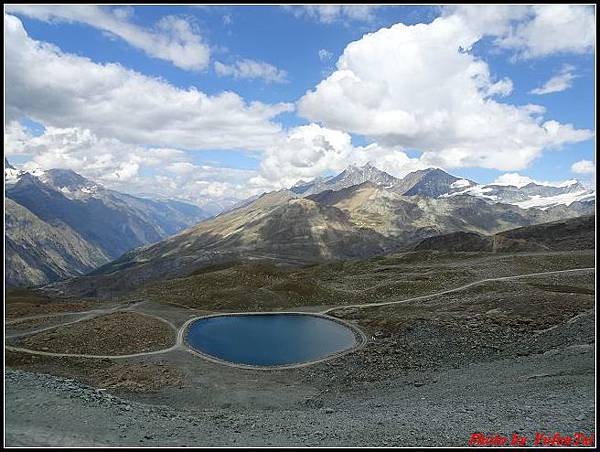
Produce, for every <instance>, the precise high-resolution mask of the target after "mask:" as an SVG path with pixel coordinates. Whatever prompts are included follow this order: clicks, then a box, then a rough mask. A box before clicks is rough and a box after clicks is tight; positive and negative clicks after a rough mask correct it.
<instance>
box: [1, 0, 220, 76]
mask: <svg viewBox="0 0 600 452" xmlns="http://www.w3.org/2000/svg"><path fill="white" fill-rule="evenodd" d="M5 9H6V11H7V12H13V13H18V14H23V15H26V16H28V17H33V18H36V19H39V20H44V21H64V22H80V23H84V24H87V25H89V26H92V27H94V28H98V29H99V30H102V31H104V32H108V33H110V34H112V35H115V36H118V37H119V38H121V39H123V40H124V41H126V42H127V43H128V44H130V45H132V46H134V47H137V48H139V49H141V50H143V51H144V52H145V53H146V54H147V55H149V56H151V57H155V58H160V59H162V60H166V61H170V62H171V63H173V64H174V65H175V66H177V67H179V68H181V69H186V70H203V69H206V68H207V67H208V64H209V60H210V49H209V47H208V46H207V45H206V44H205V43H203V42H202V38H201V36H200V35H198V34H197V33H196V32H195V31H194V29H193V27H192V25H191V24H190V23H189V22H188V21H187V20H186V19H184V18H181V17H176V16H166V17H163V18H162V19H161V20H160V21H159V22H158V23H157V24H156V27H155V30H146V29H143V28H141V27H139V26H137V25H135V24H133V23H131V22H130V21H129V19H130V18H131V17H132V15H133V10H132V9H131V8H114V9H110V8H108V7H101V6H93V5H51V6H49V5H7V7H6V8H5Z"/></svg>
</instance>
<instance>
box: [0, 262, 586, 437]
mask: <svg viewBox="0 0 600 452" xmlns="http://www.w3.org/2000/svg"><path fill="white" fill-rule="evenodd" d="M573 269H580V270H574V271H573ZM527 275H532V276H527ZM192 278H199V279H198V280H197V281H196V280H194V279H192V281H193V283H195V284H197V286H198V287H202V285H201V284H204V285H205V286H204V287H206V288H208V287H211V286H215V285H217V283H218V281H221V282H222V283H221V287H214V288H213V290H214V292H212V293H209V295H208V296H207V297H206V298H203V297H201V296H193V295H192V296H191V297H190V298H189V300H188V301H187V302H186V300H185V297H184V296H183V293H186V292H187V293H188V294H193V293H194V292H193V291H192V290H190V289H189V288H188V287H187V286H186V284H190V282H189V281H186V280H185V279H184V280H173V281H171V282H170V286H167V287H165V289H163V290H164V291H163V292H162V296H156V295H154V296H151V294H153V293H156V292H153V291H156V290H157V288H156V287H153V288H149V289H148V292H134V293H135V295H134V293H132V294H131V295H128V296H125V297H123V298H122V299H120V300H114V301H113V302H111V303H113V304H111V305H105V307H103V308H101V310H100V311H98V312H96V314H95V317H93V319H95V320H93V321H92V320H83V321H81V322H77V323H75V324H73V325H72V326H71V327H65V328H64V329H54V330H53V329H50V330H46V331H43V332H41V333H33V334H26V335H25V336H14V338H12V339H9V342H8V344H7V345H9V347H8V348H7V350H6V353H7V365H8V366H9V368H10V369H14V370H11V371H9V374H7V378H9V381H10V382H11V383H10V385H9V389H8V393H7V395H8V397H9V400H16V399H15V398H17V399H19V400H24V399H23V392H22V391H28V392H31V393H33V396H32V397H31V398H28V399H27V400H28V401H27V402H26V403H24V404H22V403H20V404H19V405H15V404H11V406H12V407H13V408H11V410H12V411H11V412H10V416H11V419H13V421H11V422H14V423H15V424H14V428H13V432H17V431H18V432H22V429H19V428H17V427H18V425H19V422H20V420H21V419H23V418H22V416H24V415H25V413H27V412H29V410H31V409H33V407H34V406H35V404H44V406H48V405H47V404H48V403H52V402H50V400H52V398H53V397H59V398H61V400H62V399H63V397H64V395H62V394H66V393H65V391H67V393H68V394H69V397H68V399H66V400H68V406H69V407H70V408H69V409H68V412H64V411H63V412H61V414H60V417H61V418H64V422H65V424H64V426H62V427H58V428H56V427H54V428H53V429H52V430H48V429H47V428H46V427H45V426H44V423H43V421H42V420H41V419H37V418H36V417H35V416H34V417H33V418H32V417H31V416H30V417H28V419H29V420H28V422H31V423H32V424H31V425H33V426H35V427H34V428H33V429H31V430H30V433H29V435H32V436H31V437H28V436H25V437H24V436H19V438H20V439H17V438H16V437H13V440H14V441H15V444H18V443H19V441H25V442H28V443H31V442H34V443H35V441H42V442H43V443H44V444H48V443H50V444H52V443H53V442H60V443H62V444H64V443H65V441H67V442H66V443H67V444H68V443H69V441H72V442H78V443H79V444H88V445H93V444H95V445H101V444H104V445H110V444H131V445H140V444H142V445H158V444H160V445H187V446H193V445H235V444H244V445H283V446H294V445H311V444H329V445H345V444H346V445H350V444H359V445H374V444H388V445H401V444H403V445H426V444H440V443H441V444H464V442H465V441H466V440H467V439H466V438H468V436H469V435H470V433H471V431H470V430H472V429H475V428H477V426H481V425H482V422H483V424H484V425H489V428H491V426H494V428H495V429H503V430H501V431H504V430H506V431H507V432H509V431H513V430H514V431H522V432H523V433H524V434H526V433H528V432H533V431H535V430H540V429H542V428H562V429H563V430H565V431H570V430H573V429H574V430H577V431H580V430H584V431H590V429H591V428H592V425H593V405H586V403H585V400H589V399H588V398H590V397H592V399H593V392H592V393H590V391H593V389H592V388H593V378H594V374H593V372H594V371H593V369H594V368H593V365H594V364H593V356H594V327H593V324H594V293H595V292H594V285H595V284H594V281H595V272H594V251H593V250H581V251H555V252H549V251H544V252H522V253H512V254H511V253H489V252H456V253H448V252H438V251H419V252H409V253H403V254H397V255H391V256H386V257H378V258H373V259H369V260H366V261H355V262H339V263H331V264H321V265H319V266H310V267H304V268H286V267H282V268H278V267H275V266H273V265H267V264H266V263H256V264H248V263H241V264H238V265H233V266H229V267H227V268H214V269H203V270H202V271H201V272H200V273H199V274H198V275H194V276H193V277H192ZM198 281H202V282H201V283H199V282H198ZM292 282H295V283H296V286H295V287H294V285H293V284H292ZM309 282H310V283H312V284H309ZM471 283H474V284H472V285H469V284H471ZM179 286H181V289H180V290H181V293H182V295H181V296H177V295H176V294H177V293H178V291H177V288H178V287H179ZM278 287H285V288H286V289H287V290H288V291H289V292H288V293H287V296H288V297H289V298H288V299H289V300H290V301H289V302H286V298H285V296H278V297H275V295H273V294H271V293H269V292H273V289H275V288H278ZM301 288H305V289H307V293H304V294H303V295H304V297H302V292H301V290H300V289H301ZM315 288H316V289H315ZM236 289H237V291H239V293H240V294H242V293H247V294H248V297H247V301H248V303H247V304H246V305H244V304H243V303H242V296H241V295H240V296H239V298H236V297H235V296H233V297H227V300H228V301H229V300H236V299H238V300H239V301H238V302H235V301H233V302H225V295H222V296H219V295H218V294H219V291H222V293H223V294H226V293H228V294H234V293H235V292H234V290H236ZM452 289H456V290H455V291H452ZM199 291H200V290H199ZM327 291H330V292H329V294H332V293H333V294H335V297H327V294H328V292H327ZM167 293H170V294H174V295H175V296H173V297H167V296H166V294H167ZM32 296H33V295H32ZM219 300H223V301H220V302H219ZM324 300H327V303H324ZM27 301H28V299H27V297H26V296H24V294H23V293H20V297H19V298H14V299H13V301H11V296H10V292H9V293H8V297H7V302H8V304H7V306H12V308H11V311H12V312H19V313H21V314H20V315H19V317H26V316H23V315H22V314H24V313H25V312H26V311H27V308H26V306H27V304H28V303H27ZM36 301H38V302H39V301H40V300H39V299H38V300H36ZM71 301H73V300H71ZM375 302H379V303H386V304H384V305H381V306H369V304H370V303H375ZM334 304H335V305H337V306H333V305H334ZM348 304H354V305H357V304H365V305H363V306H352V307H345V305H348ZM19 306H21V307H22V309H19V308H18V307H19ZM53 306H57V307H59V308H57V309H54V308H52V307H53ZM63 306H64V307H65V308H66V305H65V301H64V300H63V299H61V298H47V299H44V300H43V301H42V302H41V303H38V306H36V309H37V310H41V311H45V312H48V313H51V312H63V313H64V312H65V311H62V307H63ZM90 307H91V306H90ZM30 309H31V308H30ZM113 309H116V310H115V311H113ZM289 309H292V310H294V311H305V312H328V314H329V315H332V316H335V317H339V318H341V319H344V320H346V321H349V322H352V323H353V324H355V325H356V326H357V327H359V328H360V329H361V330H362V331H364V332H365V334H366V335H367V337H368V341H367V343H366V345H365V346H364V347H362V348H361V349H359V350H356V351H353V352H351V353H348V354H345V355H343V356H341V357H338V358H335V359H333V360H329V361H325V362H323V363H319V364H314V365H311V366H307V367H299V368H295V369H287V370H273V371H264V370H248V369H235V368H232V367H230V366H223V365H220V364H216V363H213V362H210V361H206V360H204V359H202V358H199V357H197V356H194V355H191V354H190V353H189V352H188V351H187V350H186V349H185V347H183V346H181V345H180V346H175V347H173V344H176V340H175V338H176V336H177V335H176V334H175V331H176V330H170V331H171V333H167V331H168V330H169V328H168V327H167V329H166V330H165V333H167V335H166V336H165V337H164V338H165V339H164V340H165V342H162V345H160V346H159V350H158V353H157V352H153V351H149V350H148V349H146V348H142V347H141V346H138V347H137V348H136V346H135V345H134V342H132V341H131V340H128V339H126V336H124V337H123V339H120V336H122V335H123V334H126V335H131V338H134V337H138V335H139V334H142V332H143V331H145V332H147V331H156V335H154V337H155V339H156V340H158V338H159V337H160V334H159V331H162V327H161V328H159V329H156V327H152V328H150V329H148V328H149V327H150V325H151V323H148V322H155V321H156V320H158V319H162V320H163V321H166V322H168V324H171V325H173V326H174V328H175V329H177V328H180V327H181V326H182V325H183V324H185V322H186V321H187V320H188V319H190V318H194V317H197V316H202V315H206V314H211V313H220V312H236V311H250V310H258V311H260V310H265V311H272V310H278V311H285V310H289ZM32 311H33V309H32ZM88 311H89V309H87V310H86V313H82V314H80V315H77V314H73V316H74V317H75V320H76V319H77V318H79V319H81V318H87V317H88V316H89V314H88V313H87V312H88ZM105 311H110V312H115V313H117V312H122V313H127V312H129V313H130V316H133V315H135V316H137V317H130V318H126V317H123V315H122V314H121V315H120V316H116V317H115V314H111V313H109V312H106V313H105ZM69 312H70V311H69ZM140 314H143V315H140ZM50 315H51V314H50ZM153 316H156V320H152V319H153V318H154V317H153ZM51 318H52V317H50V318H48V319H46V321H50V319H51ZM125 319H127V320H126V321H127V322H129V323H125ZM73 320H74V318H73V317H71V314H69V321H73ZM94 322H95V323H94ZM98 322H103V323H105V324H106V327H103V328H109V329H105V330H98V329H97V328H98V327H99V326H98V325H100V324H99V323H98ZM131 322H133V323H131ZM160 323H161V322H160V321H159V324H160ZM48 325H52V323H49V324H48ZM164 325H165V326H166V325H167V323H165V324H164ZM157 326H158V325H157ZM43 327H44V322H42V323H41V324H36V325H34V326H31V325H27V324H26V325H24V326H21V325H19V324H18V323H17V324H14V325H11V324H9V325H7V334H8V337H10V336H11V335H14V334H23V333H27V332H28V331H37V330H39V329H41V328H43ZM73 327H76V328H75V329H73ZM120 327H123V328H120ZM111 328H112V331H114V332H113V333H110V334H107V335H106V336H103V337H105V338H112V339H110V340H108V342H106V343H105V345H103V348H102V349H97V348H96V349H92V350H90V349H89V347H90V346H91V343H90V341H89V340H86V337H89V335H90V333H91V332H92V331H94V330H96V331H103V332H105V333H109V331H111ZM53 331H55V333H54V334H52V335H51V336H48V334H50V333H52V332H53ZM118 331H121V333H118V334H116V333H117V332H118ZM56 333H59V334H58V335H56ZM64 335H66V336H64ZM61 336H64V337H70V339H69V340H68V342H67V343H65V344H68V347H70V348H64V347H65V345H63V346H59V344H60V340H61V339H60V338H61ZM169 336H171V338H173V339H168V337H169ZM44 344H45V345H44ZM77 344H82V345H81V346H78V345H77ZM86 344H89V345H86ZM144 344H147V341H146V342H144ZM48 346H52V347H53V348H51V349H49V350H43V349H42V348H40V347H46V348H48ZM132 346H133V348H131V347H132ZM146 346H147V345H144V347H146ZM12 347H15V348H12ZM20 347H26V348H27V349H28V350H30V351H29V352H26V351H20V349H19V348H20ZM61 347H63V348H61ZM106 347H108V348H106ZM161 349H162V350H164V352H161V351H160V350H161ZM35 350H39V352H36V351H35ZM90 351H91V352H92V354H97V355H99V356H104V357H100V358H96V359H94V358H93V357H91V356H88V357H83V356H78V354H82V355H83V354H86V353H89V352H90ZM46 353H47V354H46ZM132 353H133V354H137V355H135V356H131V357H127V356H128V355H131V354H132ZM73 354H74V355H73ZM70 355H72V356H70ZM119 355H124V356H123V357H119ZM32 371H34V372H36V373H35V374H31V373H28V372H32ZM42 374H44V375H42ZM46 374H47V375H55V376H56V377H51V376H46ZM64 378H67V380H64ZM34 381H35V383H33V382H34ZM31 384H35V385H36V386H37V385H43V386H42V387H43V388H44V389H43V391H41V390H40V391H36V390H33V388H32V387H31ZM86 385H89V386H86ZM559 387H560V390H558V389H556V390H555V389H553V388H559ZM93 388H101V389H102V391H100V392H99V391H98V390H95V389H93ZM503 391H509V392H508V393H505V392H503ZM508 394H510V396H509V395H508ZM60 406H61V407H63V408H59V407H57V409H64V404H61V405H60ZM47 409H49V408H47ZM50 410H51V411H52V410H53V409H51V408H50ZM141 413H143V418H144V420H145V422H144V424H141V423H140V422H139V421H138V420H137V418H138V417H139V416H140V414H141ZM352 413H360V420H359V419H357V418H356V417H355V415H354V414H352ZM52 416H53V417H54V416H59V413H58V412H56V413H54V414H53V415H52ZM424 416H427V417H428V418H429V417H431V416H436V417H439V419H440V420H439V421H438V422H436V423H431V422H426V421H425V418H424ZM92 417H93V418H94V419H96V421H95V422H94V423H88V424H86V423H85V422H84V420H85V419H91V418H92ZM527 419H530V420H527ZM543 419H547V420H546V421H544V420H543ZM550 419H551V420H552V421H551V422H550ZM540 420H541V421H540ZM61 422H63V421H61ZM67 425H76V426H77V428H75V429H73V428H72V427H67ZM158 425H161V426H163V427H161V428H164V429H165V430H164V431H165V432H169V433H168V434H166V435H164V434H160V435H157V433H156V428H158V427H157V426H158ZM324 425H327V426H328V428H327V429H324V428H323V426H324ZM367 425H368V426H369V427H368V428H366V426H367ZM165 426H166V427H165ZM479 428H480V427H479ZM198 431H201V432H203V434H202V435H201V436H198V434H197V432H198ZM32 432H33V433H32ZM257 432H261V433H260V434H258V433H257ZM81 435H85V439H84V437H83V436H81Z"/></svg>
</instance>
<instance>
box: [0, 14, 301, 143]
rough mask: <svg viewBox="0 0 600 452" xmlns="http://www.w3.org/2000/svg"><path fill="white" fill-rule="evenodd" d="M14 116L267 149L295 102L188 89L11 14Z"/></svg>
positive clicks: (120, 133)
mask: <svg viewBox="0 0 600 452" xmlns="http://www.w3.org/2000/svg"><path fill="white" fill-rule="evenodd" d="M4 21H5V43H6V44H5V46H6V47H5V68H6V72H5V81H6V88H7V89H6V115H7V119H8V121H11V120H18V119H21V118H23V117H29V118H32V119H33V120H35V121H37V122H40V123H42V124H44V125H47V126H52V127H57V128H69V127H77V128H80V129H89V130H90V131H92V132H93V133H94V134H95V135H97V136H99V137H107V138H115V139H118V140H120V141H122V142H126V143H133V144H138V145H153V146H167V147H177V148H187V149H206V148H210V149H232V148H237V149H243V150H257V149H262V148H264V147H265V146H266V145H268V144H270V143H272V142H273V140H274V139H275V138H276V137H277V136H279V134H280V133H281V126H280V125H279V124H277V123H274V122H273V121H272V119H273V118H274V117H275V116H277V115H278V114H279V113H282V112H284V111H289V110H291V109H292V106H291V105H290V104H285V103H279V104H275V105H268V104H264V103H261V102H250V103H248V102H245V101H244V99H242V98H241V97H240V96H239V95H237V94H236V93H233V92H223V93H220V94H215V95H212V96H210V95H207V94H205V93H203V92H202V91H199V90H198V89H196V88H195V87H190V88H187V89H182V88H178V87H175V86H173V85H171V84H169V83H167V82H166V81H164V80H161V79H157V78H152V77H148V76H145V75H143V74H140V73H138V72H134V71H132V70H128V69H126V68H124V67H122V66H121V65H119V64H97V63H94V62H93V61H91V60H89V59H88V58H83V57H80V56H76V55H71V54H67V53H63V52H61V51H60V50H59V49H58V48H56V47H55V46H52V45H50V44H47V43H43V42H39V41H35V40H33V39H31V38H30V37H29V36H28V35H27V33H26V31H25V29H24V28H23V26H22V24H21V21H20V20H19V19H18V18H16V17H14V16H11V15H5V18H4Z"/></svg>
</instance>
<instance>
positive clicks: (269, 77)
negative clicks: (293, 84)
mask: <svg viewBox="0 0 600 452" xmlns="http://www.w3.org/2000/svg"><path fill="white" fill-rule="evenodd" d="M215 72H216V73H217V75H220V76H229V77H234V78H247V79H262V80H264V81H266V82H273V83H284V82H286V81H287V73H286V72H285V71H284V70H281V69H277V68H276V67H275V66H273V65H271V64H269V63H265V62H264V61H255V60H250V59H243V60H239V61H236V62H235V63H234V64H224V63H221V62H219V61H216V62H215Z"/></svg>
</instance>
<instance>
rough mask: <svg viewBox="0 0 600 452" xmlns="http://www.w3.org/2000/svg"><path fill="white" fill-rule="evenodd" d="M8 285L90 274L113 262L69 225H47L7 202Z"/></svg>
mask: <svg viewBox="0 0 600 452" xmlns="http://www.w3.org/2000/svg"><path fill="white" fill-rule="evenodd" d="M4 221H5V246H6V248H5V257H4V265H5V278H6V279H5V281H6V285H7V286H23V285H40V284H45V283H48V282H50V281H56V280H59V279H64V278H67V277H71V276H75V275H78V274H82V273H86V272H88V271H90V270H92V269H94V268H96V267H97V266H98V265H101V264H103V263H105V262H107V261H108V260H109V257H108V256H107V255H106V254H104V253H103V252H102V251H101V250H99V249H98V248H96V247H94V246H93V245H91V244H90V243H89V242H87V241H86V240H85V239H83V238H82V237H81V236H80V235H79V234H78V233H77V232H76V231H74V230H73V229H72V228H71V227H69V226H68V225H67V224H65V223H62V222H58V221H57V222H55V224H50V223H47V222H45V221H43V220H41V219H40V218H38V217H37V216H36V215H34V214H33V213H32V212H30V211H29V210H27V209H26V208H25V207H23V206H21V205H20V204H17V203H16V202H14V201H13V200H12V199H10V198H7V199H5V211H4Z"/></svg>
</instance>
